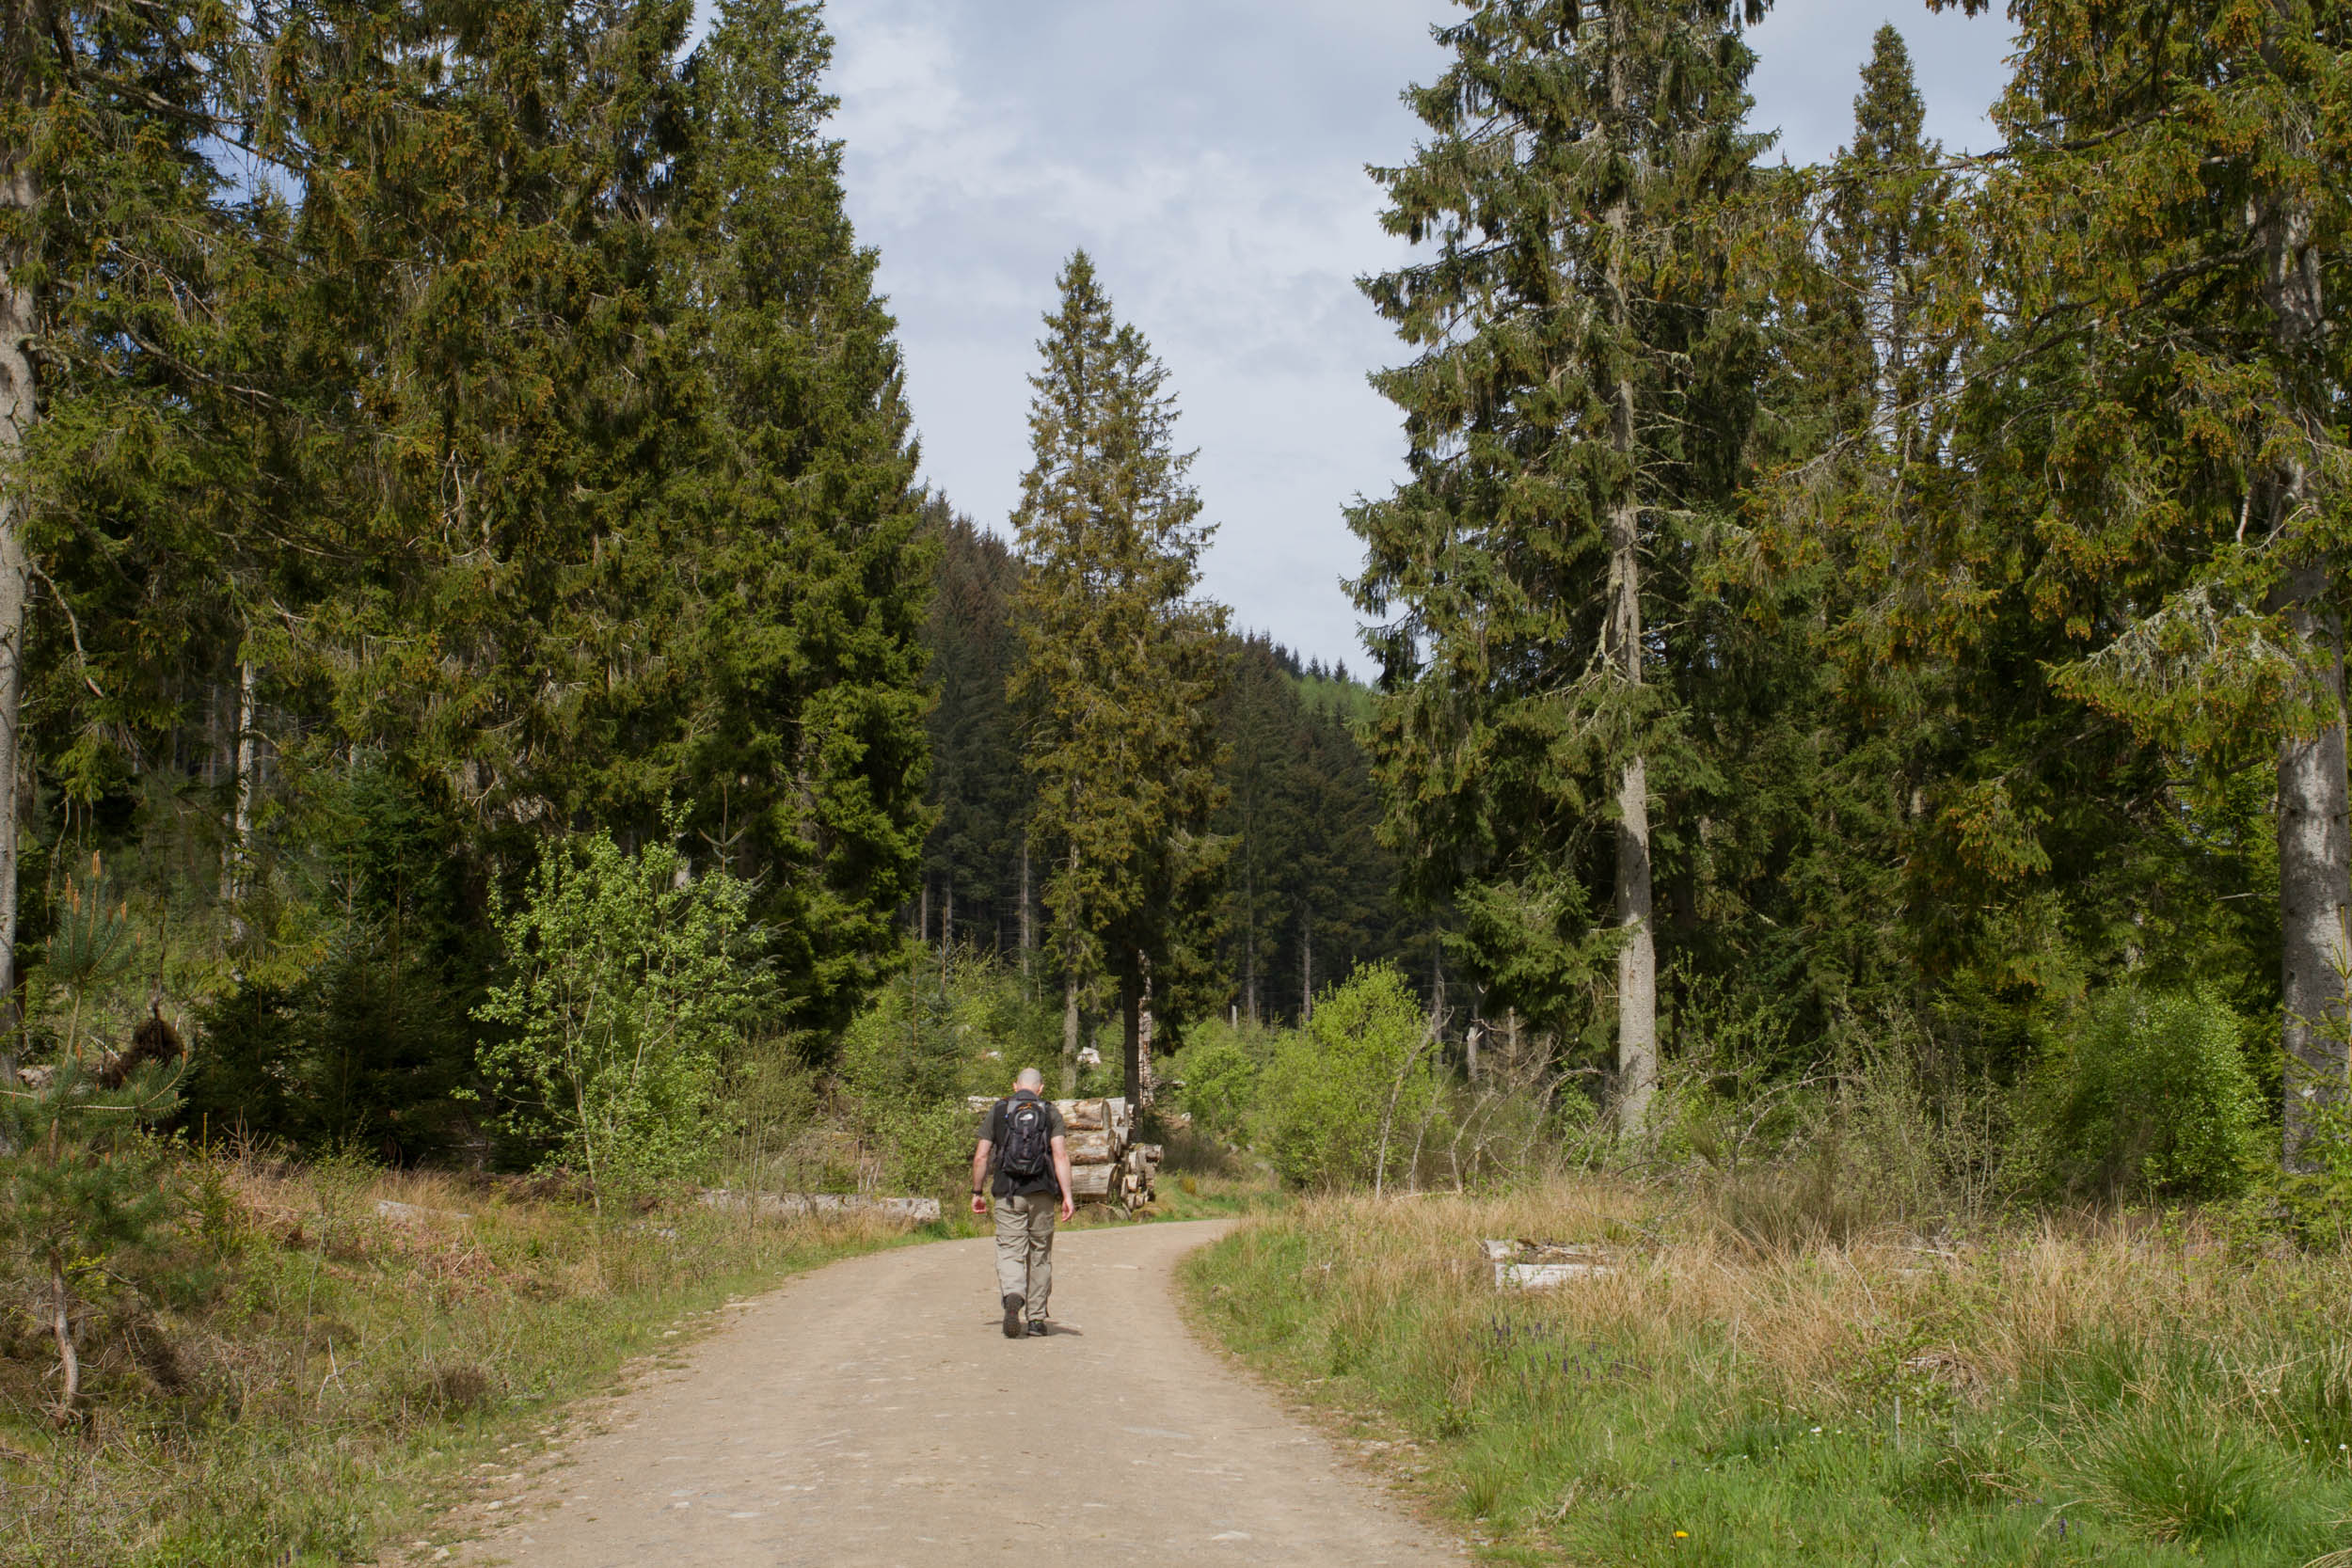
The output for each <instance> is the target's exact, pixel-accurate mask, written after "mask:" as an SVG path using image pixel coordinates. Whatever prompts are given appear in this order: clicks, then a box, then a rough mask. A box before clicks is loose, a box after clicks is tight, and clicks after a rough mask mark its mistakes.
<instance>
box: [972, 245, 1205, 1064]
mask: <svg viewBox="0 0 2352 1568" xmlns="http://www.w3.org/2000/svg"><path fill="white" fill-rule="evenodd" d="M1059 288H1060V293H1061V299H1060V304H1059V306H1058V307H1057V309H1056V310H1055V311H1054V313H1053V314H1051V315H1049V316H1048V317H1046V323H1045V325H1046V335H1045V337H1044V339H1043V340H1042V341H1041V342H1040V343H1039V352H1040V354H1041V356H1042V360H1043V363H1042V365H1041V368H1040V370H1039V372H1038V373H1037V374H1036V375H1034V376H1032V377H1030V382H1029V384H1030V386H1031V387H1032V388H1034V389H1035V395H1034V396H1033V398H1032V399H1031V401H1030V405H1029V440H1030V451H1031V464H1030V467H1029V470H1028V472H1027V473H1026V474H1025V475H1024V476H1023V479H1022V487H1021V506H1020V509H1019V510H1018V511H1017V512H1016V513H1015V514H1014V516H1013V523H1014V526H1015V528H1016V529H1017V530H1018V532H1019V536H1020V540H1021V549H1022V557H1023V562H1024V565H1025V571H1024V573H1023V575H1022V579H1021V587H1020V590H1019V594H1018V598H1017V600H1016V611H1015V613H1016V622H1015V624H1016V626H1017V627H1018V629H1019V633H1020V637H1021V644H1022V652H1021V662H1020V664H1019V666H1018V668H1017V669H1016V671H1015V673H1014V674H1013V677H1012V685H1011V690H1012V694H1013V696H1014V698H1015V699H1016V700H1017V701H1018V702H1020V703H1022V704H1023V705H1025V714H1026V720H1027V723H1028V725H1029V740H1028V745H1027V748H1026V752H1025V764H1026V766H1027V768H1028V769H1029V772H1030V775H1031V777H1032V778H1033V779H1034V780H1035V781H1036V787H1037V806H1036V816H1035V818H1034V821H1035V823H1036V833H1037V837H1038V839H1039V840H1040V841H1041V843H1043V844H1046V845H1049V846H1051V853H1052V870H1051V873H1050V875H1049V876H1048V877H1047V879H1046V880H1045V883H1044V900H1045V905H1046V908H1047V909H1048V910H1049V911H1051V914H1052V919H1053V932H1052V951H1053V956H1054V958H1055V959H1056V961H1057V963H1058V964H1059V965H1060V967H1061V969H1062V972H1063V976H1064V984H1065V988H1066V990H1067V992H1068V995H1069V999H1070V1013H1071V1022H1070V1023H1069V1025H1068V1026H1067V1028H1066V1037H1065V1040H1064V1050H1065V1053H1067V1055H1068V1057H1069V1059H1068V1060H1066V1061H1065V1063H1064V1070H1065V1073H1068V1072H1069V1071H1071V1070H1072V1069H1073V1067H1074V1058H1075V1053H1076V1050H1077V1041H1076V1037H1075V1017H1076V1006H1077V1001H1078V996H1079V993H1080V992H1081V991H1082V990H1086V989H1087V988H1089V987H1091V986H1093V985H1095V984H1097V983H1098V982H1099V981H1101V980H1103V979H1105V978H1107V979H1108V980H1109V981H1111V982H1112V983H1113V984H1115V986H1116V987H1117V990H1118V993H1119V997H1120V1011H1121V1013H1122V1015H1123V1017H1124V1018H1125V1019H1126V1021H1127V1031H1126V1032H1127V1039H1128V1063H1127V1080H1128V1081H1127V1089H1128V1092H1129V1094H1130V1095H1131V1096H1139V1095H1141V1094H1142V1093H1143V1083H1142V1073H1143V1071H1144V1067H1143V1064H1142V1062H1141V1061H1140V1059H1139V1057H1138V1050H1139V1040H1138V1030H1139V1028H1140V1027H1141V1015H1142V1014H1143V1013H1144V1012H1145V1011H1146V1010H1150V1011H1151V1012H1152V1014H1153V1016H1154V1017H1155V1018H1156V1019H1159V1020H1165V1021H1174V1020H1181V1018H1182V1017H1183V1016H1184V1012H1185V1011H1186V1009H1187V1006H1190V1007H1192V1008H1195V1009H1197V1008H1198V1007H1199V1006H1200V1003H1199V1001H1198V1000H1195V999H1193V998H1192V996H1191V994H1190V993H1191V992H1193V991H1194V990H1198V989H1199V988H1200V984H1201V981H1202V979H1203V977H1204V974H1205V970H1206V960H1207V957H1208V952H1209V938H1210V935H1211V932H1210V930H1209V917H1210V915H1211V913H1212V911H1213V901H1214V899H1215V896H1216V892H1217V891H1218V888H1217V874H1218V871H1219V868H1220V866H1221V864H1222V862H1223V859H1224V854H1225V847H1224V845H1223V844H1222V842H1221V841H1219V840H1218V839H1216V838H1215V837H1213V836H1212V835H1211V834H1210V832H1209V814H1210V812H1211V810H1212V809H1213V807H1214V806H1215V804H1216V779H1215V770H1214V765H1215V762H1216V693H1217V690H1218V688H1219V685H1220V683H1221V681H1222V680H1223V677H1224V669H1223V664H1224V661H1223V657H1222V651H1221V648H1220V645H1219V642H1218V636H1217V634H1218V633H1219V632H1220V631H1222V630H1223V628H1224V624H1225V610H1224V608H1223V607H1222V606H1219V605H1214V604H1210V603H1208V602H1206V601H1205V600H1203V599H1201V598H1200V594H1199V585H1200V551H1201V549H1202V548H1203V547H1204V546H1206V544H1207V543H1208V538H1209V534H1210V529H1209V528H1208V527H1207V526H1205V525H1203V524H1202V523H1201V522H1200V497H1199V496H1198V495H1196V494H1195V493H1194V491H1193V489H1192V487H1191V484H1190V483H1189V481H1188V479H1187V474H1188V471H1189V469H1190V468H1191V466H1192V454H1191V453H1189V452H1180V451H1177V450H1176V446H1175V439H1174V436H1175V420H1176V402H1175V395H1174V394H1173V393H1172V392H1171V391H1169V390H1168V386H1167V383H1168V371H1167V368H1166V367H1165V366H1164V365H1162V364H1161V362H1160V361H1159V359H1158V357H1157V356H1154V355H1153V354H1152V348H1151V344H1150V343H1149V342H1148V341H1146V340H1145V339H1144V336H1143V334H1142V333H1141V332H1139V331H1137V330H1136V328H1135V327H1134V326H1132V325H1122V324H1120V322H1119V321H1118V320H1117V319H1116V317H1115V316H1114V314H1113V312H1112V309H1111V301H1110V296H1109V295H1108V294H1107V293H1104V289H1103V286H1102V284H1101V281H1100V280H1099V278H1098V277H1096V275H1095V271H1094V263H1093V261H1091V260H1090V259H1089V257H1088V256H1087V254H1086V252H1085V251H1083V250H1081V251H1078V252H1076V253H1074V254H1073V256H1072V257H1071V258H1070V261H1069V262H1068V263H1067V264H1066V265H1065V266H1064V267H1063V268H1062V272H1061V277H1060V279H1059Z"/></svg>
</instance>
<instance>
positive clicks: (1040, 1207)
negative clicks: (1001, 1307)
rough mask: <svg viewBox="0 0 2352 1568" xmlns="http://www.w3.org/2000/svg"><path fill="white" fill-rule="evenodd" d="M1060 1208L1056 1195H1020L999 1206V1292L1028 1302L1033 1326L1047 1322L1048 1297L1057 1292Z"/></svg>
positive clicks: (997, 1268) (997, 1237) (999, 1200)
mask: <svg viewBox="0 0 2352 1568" xmlns="http://www.w3.org/2000/svg"><path fill="white" fill-rule="evenodd" d="M1060 1207H1061V1199H1060V1198H1059V1197H1057V1196H1055V1195H1054V1194H1052V1193H1018V1194H1015V1195H1014V1196H1010V1197H1000V1198H998V1199H997V1200H996V1203H995V1214H996V1293H997V1294H998V1295H1000V1296H1019V1297H1021V1298H1022V1299H1023V1300H1024V1301H1025V1302H1027V1303H1028V1314H1029V1319H1030V1321H1031V1322H1033V1323H1042V1322H1043V1321H1044V1319H1045V1298H1046V1297H1048V1296H1050V1295H1052V1294H1053V1293H1054V1214H1055V1212H1056V1211H1057V1209H1059V1208H1060Z"/></svg>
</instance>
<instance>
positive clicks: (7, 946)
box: [0, 169, 38, 1088]
mask: <svg viewBox="0 0 2352 1568" xmlns="http://www.w3.org/2000/svg"><path fill="white" fill-rule="evenodd" d="M37 194H38V193H37V192H36V190H35V188H34V185H33V177H32V176H31V175H29V174H27V173H25V172H24V171H23V170H21V169H20V170H18V171H16V172H14V173H12V174H10V175H9V176H8V178H7V180H6V181H5V182H0V206H6V207H7V208H8V210H9V211H10V212H12V213H14V214H18V216H19V217H20V218H21V219H23V218H29V215H30V214H31V212H32V208H33V203H34V200H35V198H36V196H37ZM21 261H22V258H20V257H17V256H10V257H9V258H8V276H7V277H0V1033H5V1034H6V1035H7V1036H8V1037H9V1038H10V1039H11V1040H12V1039H13V1038H14V1037H15V1032H16V1023H17V964H16V878H17V840H18V838H19V837H20V836H21V834H22V831H23V821H22V818H21V816H19V812H20V810H21V807H22V796H21V795H20V793H19V791H18V789H17V769H18V757H17V752H18V745H17V742H18V730H19V725H20V721H21V720H22V716H23V708H24V606H25V599H26V598H27V596H28V595H29V594H30V593H31V590H32V568H31V562H30V558H29V557H28V556H27V555H26V553H25V548H24V511H25V500H26V498H25V493H24V476H23V464H24V440H25V437H26V436H27V435H29V434H30V432H31V430H32V425H33V418H34V413H35V404H34V387H33V358H32V355H31V353H30V352H29V350H28V349H27V347H26V345H27V344H28V343H29V342H30V341H31V340H32V336H33V332H34V329H35V325H36V324H35V322H34V318H33V310H34V301H33V291H32V290H31V289H30V288H28V287H26V286H25V285H24V283H23V282H22V281H21V280H20V279H21V278H22V276H23V269H22V265H21ZM14 1054H15V1053H14V1050H13V1047H11V1048H10V1050H9V1052H8V1055H9V1057H10V1058H11V1059H10V1061H9V1063H8V1065H9V1067H10V1068H11V1069H13V1067H14V1061H13V1057H14ZM8 1077H9V1079H10V1083H9V1085H8V1086H9V1087H11V1088H13V1087H14V1086H15V1085H14V1082H13V1080H14V1078H15V1073H14V1072H13V1070H11V1071H10V1073H9V1074H8Z"/></svg>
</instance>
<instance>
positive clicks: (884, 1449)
mask: <svg viewBox="0 0 2352 1568" xmlns="http://www.w3.org/2000/svg"><path fill="white" fill-rule="evenodd" d="M1218 1228H1219V1227H1216V1226H1208V1225H1147V1226H1136V1227H1121V1228H1118V1229H1103V1230H1082V1231H1070V1232H1065V1233H1064V1234H1063V1235H1062V1237H1061V1238H1060V1241H1059V1243H1058V1244H1057V1246H1056V1248H1055V1258H1054V1261H1055V1281H1054V1306H1053V1310H1054V1317H1055V1320H1056V1323H1055V1332H1054V1334H1053V1335H1052V1337H1051V1338H1046V1339H1042V1340H1040V1339H1021V1340H1009V1339H1006V1338H1003V1336H1002V1334H1001V1333H1000V1332H999V1329H998V1321H999V1320H998V1312H997V1307H996V1298H995V1282H994V1278H993V1275H992V1273H991V1268H990V1259H989V1253H988V1245H989V1243H986V1242H950V1243H940V1244H937V1245H932V1246H921V1247H910V1248H906V1249H903V1250H900V1251H897V1252H888V1253H882V1254H878V1255H876V1256H873V1257H868V1258H860V1259H852V1260H850V1261H849V1262H845V1263H837V1264H834V1266H832V1267H830V1268H827V1269H824V1270H821V1271H819V1272H818V1273H816V1274H813V1275H808V1276H806V1277H804V1278H802V1279H798V1280H795V1281H793V1282H791V1283H790V1284H788V1285H787V1286H786V1287H784V1288H783V1289H782V1290H780V1291H776V1292H775V1293H774V1294H773V1295H770V1296H767V1297H764V1298H762V1299H761V1300H759V1301H758V1302H756V1303H754V1304H752V1305H751V1306H750V1307H746V1308H744V1309H743V1310H741V1311H740V1312H739V1313H738V1314H737V1315H736V1316H735V1317H734V1318H733V1320H732V1321H731V1322H730V1323H728V1324H727V1325H726V1326H725V1327H724V1328H723V1329H721V1330H720V1331H719V1332H717V1333H715V1334H713V1335H712V1336H711V1337H710V1338H707V1339H706V1340H704V1341H702V1342H701V1343H700V1344H698V1345H696V1346H695V1347H694V1348H693V1349H692V1350H691V1351H690V1352H689V1353H687V1354H686V1356H685V1358H684V1360H683V1362H682V1364H681V1365H680V1366H679V1367H677V1368H676V1369H675V1370H668V1371H664V1372H661V1373H660V1374H658V1375H657V1376H655V1377H654V1378H652V1379H651V1380H649V1381H648V1382H647V1383H646V1384H645V1385H644V1386H642V1387H640V1388H639V1389H638V1390H637V1391H636V1392H634V1393H632V1394H630V1395H628V1397H626V1398H625V1399H624V1400H623V1401H621V1402H619V1403H617V1404H616V1405H614V1406H613V1407H612V1408H611V1409H610V1410H609V1411H608V1412H606V1413H605V1418H604V1420H603V1421H602V1423H601V1425H602V1427H603V1429H604V1430H602V1431H601V1432H599V1433H596V1434H595V1435H592V1436H588V1437H586V1438H584V1439H582V1440H581V1441H580V1442H579V1443H578V1444H577V1445H575V1446H574V1448H573V1449H572V1451H571V1453H570V1455H569V1462H568V1463H566V1464H564V1465H561V1466H559V1467H557V1468H554V1469H551V1470H549V1471H548V1472H546V1473H545V1474H544V1475H543V1476H541V1477H540V1479H539V1480H538V1481H536V1482H535V1483H534V1484H533V1485H532V1488H531V1489H530V1490H528V1491H526V1492H524V1493H523V1494H522V1495H521V1497H519V1499H518V1500H516V1499H514V1498H512V1497H501V1498H500V1499H499V1502H500V1505H501V1506H500V1509H499V1511H498V1512H497V1513H492V1514H491V1515H489V1517H491V1518H493V1519H497V1520H501V1521H507V1522H505V1523H502V1524H501V1526H499V1527H498V1528H496V1531H495V1533H493V1534H490V1535H488V1536H486V1537H485V1538H484V1539H483V1540H481V1541H479V1542H477V1543H475V1544H472V1545H470V1546H469V1547H467V1548H465V1549H464V1550H463V1551H462V1552H461V1553H460V1554H459V1557H458V1560H459V1561H461V1562H466V1563H473V1564H485V1565H486V1564H491V1563H511V1564H514V1565H516V1568H737V1565H745V1568H750V1565H757V1568H803V1565H805V1568H820V1565H821V1568H865V1565H869V1564H871V1565H882V1564H906V1565H907V1568H957V1565H961V1564H964V1563H998V1562H1003V1563H1018V1564H1021V1565H1022V1568H1057V1565H1059V1564H1070V1565H1073V1568H1077V1565H1081V1564H1083V1565H1086V1568H1108V1565H1112V1564H1130V1563H1133V1564H1144V1563H1152V1564H1159V1563H1174V1564H1189V1563H1232V1564H1253V1565H1254V1564H1261V1563H1266V1564H1277V1563H1279V1564H1298V1565H1301V1568H1375V1565H1376V1564H1393V1565H1400V1568H1401V1565H1404V1564H1409V1563H1429V1562H1454V1561H1460V1560H1462V1559H1461V1558H1460V1556H1459V1553H1458V1551H1457V1550H1456V1548H1455V1547H1454V1545H1453V1544H1450V1543H1448V1542H1446V1541H1444V1540H1442V1539H1441V1538H1440V1537H1438V1535H1436V1534H1435V1533H1433V1532H1431V1531H1430V1530H1429V1529H1427V1528H1425V1527H1422V1526H1421V1525H1419V1524H1417V1523H1415V1522H1414V1521H1413V1520H1411V1519H1410V1518H1408V1517H1407V1516H1406V1514H1405V1513H1403V1512H1402V1511H1401V1510H1399V1509H1397V1508H1396V1507H1395V1506H1393V1505H1392V1504H1391V1503H1389V1502H1388V1501H1387V1500H1386V1499H1385V1498H1383V1497H1381V1495H1380V1493H1379V1490H1378V1488H1377V1486H1376V1485H1375V1483H1374V1482H1372V1481H1370V1480H1369V1479H1367V1478H1366V1477H1365V1476H1364V1475H1363V1473H1362V1472H1360V1471H1359V1470H1357V1469H1355V1468H1354V1467H1352V1466H1351V1465H1348V1464H1347V1463H1346V1462H1345V1461H1344V1460H1343V1459H1342V1458H1341V1457H1340V1456H1339V1455H1338V1454H1337V1453H1336V1452H1335V1451H1334V1449H1332V1448H1331V1446H1330V1445H1329V1444H1328V1443H1327V1442H1326V1441H1325V1440H1324V1439H1323V1438H1321V1437H1320V1436H1318V1435H1316V1434H1315V1433H1312V1432H1311V1431H1310V1430H1308V1429H1307V1428H1305V1427H1302V1426H1301V1425H1299V1424H1298V1423H1297V1422H1295V1421H1294V1420H1292V1419H1291V1418H1289V1417H1287V1416H1285V1415H1284V1414H1283V1412H1282V1411H1281V1409H1280V1408H1279V1406H1278V1405H1277V1404H1276V1403H1275V1402H1274V1401H1273V1400H1272V1399H1271V1398H1269V1397H1268V1396H1267V1395H1266V1394H1265V1393H1264V1392H1263V1391H1262V1390H1260V1389H1259V1388H1257V1387H1255V1386H1252V1385H1251V1384H1250V1383H1248V1381H1247V1380H1246V1379H1244V1378H1242V1377H1240V1376H1239V1375H1237V1374H1236V1373H1234V1372H1233V1371H1232V1370H1230V1369H1229V1368H1228V1367H1227V1366H1226V1365H1225V1364H1224V1363H1223V1362H1222V1361H1220V1360H1219V1359H1218V1358H1217V1357H1216V1356H1215V1355H1214V1354H1211V1353H1210V1352H1208V1351H1207V1350H1205V1349H1203V1348H1202V1347H1201V1346H1200V1345H1199V1344H1198V1343H1196V1342H1195V1341H1194V1340H1193V1338H1191V1336H1190V1334H1189V1333H1188V1332H1187V1331H1186V1330H1185V1328H1184V1324H1183V1323H1182V1321H1181V1319H1180V1318H1179V1315H1178V1311H1177V1307H1176V1303H1175V1292H1174V1281H1173V1278H1172V1270H1173V1267H1174V1264H1175V1261H1176V1259H1178V1258H1179V1257H1181V1256H1182V1255H1183V1254H1184V1253H1185V1252H1186V1251H1189V1250H1190V1249H1191V1248H1193V1247H1195V1246H1198V1245H1200V1243H1203V1242H1205V1241H1208V1240H1211V1239H1212V1238H1214V1237H1215V1236H1216V1234H1218Z"/></svg>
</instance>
